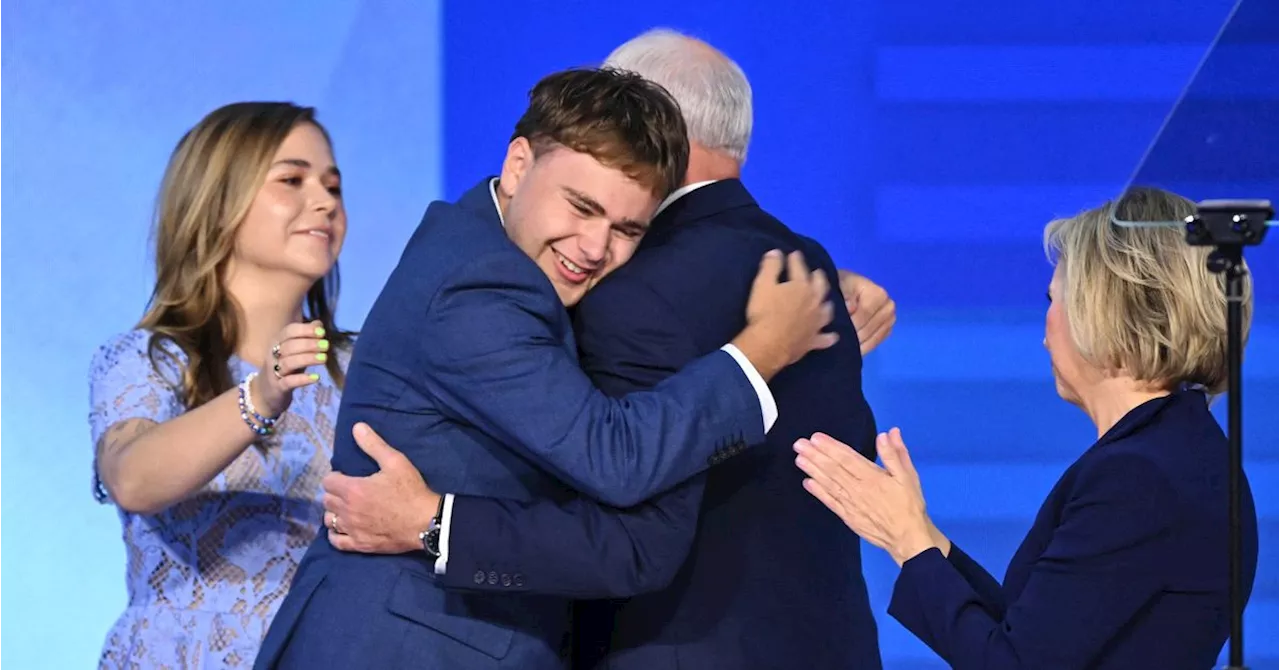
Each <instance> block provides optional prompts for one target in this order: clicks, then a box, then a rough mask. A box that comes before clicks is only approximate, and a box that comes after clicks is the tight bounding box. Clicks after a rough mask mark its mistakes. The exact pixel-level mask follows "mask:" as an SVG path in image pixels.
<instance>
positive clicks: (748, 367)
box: [441, 344, 778, 556]
mask: <svg viewBox="0 0 1280 670" xmlns="http://www.w3.org/2000/svg"><path fill="white" fill-rule="evenodd" d="M720 350H721V351H723V352H725V353H727V354H729V355H730V356H732V357H733V360H734V362H735V363H737V364H738V367H740V368H742V372H743V374H745V375H746V376H747V379H748V380H750V381H751V388H753V389H755V390H756V397H757V398H759V400H760V415H761V416H763V417H764V432H766V433H767V432H769V429H770V428H773V424H774V423H776V422H777V421H778V403H777V402H775V401H774V399H773V393H772V392H771V391H769V385H768V384H766V383H765V381H764V377H761V376H760V372H759V371H758V370H756V366H754V365H752V364H751V361H749V360H747V356H746V354H744V353H742V351H741V350H739V349H738V348H737V347H735V346H733V345H732V344H726V345H724V346H723V347H720ZM441 555H442V556H443V554H441Z"/></svg>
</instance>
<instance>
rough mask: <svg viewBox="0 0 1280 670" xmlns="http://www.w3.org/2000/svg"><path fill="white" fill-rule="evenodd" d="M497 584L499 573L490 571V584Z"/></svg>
mask: <svg viewBox="0 0 1280 670" xmlns="http://www.w3.org/2000/svg"><path fill="white" fill-rule="evenodd" d="M497 585H498V573H496V572H490V573H489V586H497Z"/></svg>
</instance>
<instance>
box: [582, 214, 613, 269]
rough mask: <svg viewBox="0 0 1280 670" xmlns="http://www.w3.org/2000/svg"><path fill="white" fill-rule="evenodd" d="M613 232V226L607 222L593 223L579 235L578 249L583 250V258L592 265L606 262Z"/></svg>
mask: <svg viewBox="0 0 1280 670" xmlns="http://www.w3.org/2000/svg"><path fill="white" fill-rule="evenodd" d="M611 234H612V227H611V226H609V224H608V223H607V222H606V223H605V224H604V225H593V226H591V227H590V228H589V229H588V230H586V231H584V232H583V233H582V234H581V235H579V236H578V250H579V251H581V252H582V260H584V261H586V262H587V263H590V264H592V265H600V264H602V263H604V259H605V256H606V255H607V254H608V252H609V237H610V235H611Z"/></svg>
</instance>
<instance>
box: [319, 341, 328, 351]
mask: <svg viewBox="0 0 1280 670" xmlns="http://www.w3.org/2000/svg"><path fill="white" fill-rule="evenodd" d="M328 350H329V340H320V351H328Z"/></svg>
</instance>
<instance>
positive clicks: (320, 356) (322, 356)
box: [316, 354, 329, 363]
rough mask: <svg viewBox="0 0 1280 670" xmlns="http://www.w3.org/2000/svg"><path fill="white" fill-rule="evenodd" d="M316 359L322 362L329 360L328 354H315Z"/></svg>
mask: <svg viewBox="0 0 1280 670" xmlns="http://www.w3.org/2000/svg"><path fill="white" fill-rule="evenodd" d="M316 360H317V361H320V362H321V363H323V362H325V361H327V360H329V354H316Z"/></svg>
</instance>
